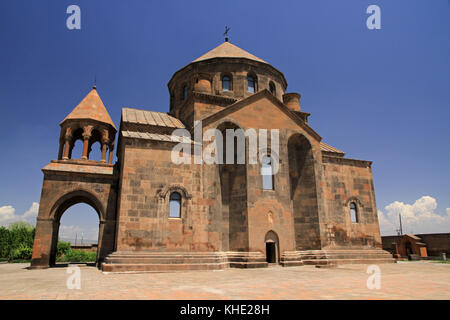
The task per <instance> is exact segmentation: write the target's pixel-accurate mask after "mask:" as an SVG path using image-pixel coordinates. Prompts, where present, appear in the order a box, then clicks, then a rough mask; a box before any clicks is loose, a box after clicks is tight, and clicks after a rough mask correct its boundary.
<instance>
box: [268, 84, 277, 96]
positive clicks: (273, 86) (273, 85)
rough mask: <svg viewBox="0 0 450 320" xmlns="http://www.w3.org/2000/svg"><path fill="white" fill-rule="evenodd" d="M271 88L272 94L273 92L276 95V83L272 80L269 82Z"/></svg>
mask: <svg viewBox="0 0 450 320" xmlns="http://www.w3.org/2000/svg"><path fill="white" fill-rule="evenodd" d="M269 90H270V93H271V94H273V95H274V96H275V95H276V93H277V91H276V89H275V84H274V83H273V82H272V81H271V82H270V83H269Z"/></svg>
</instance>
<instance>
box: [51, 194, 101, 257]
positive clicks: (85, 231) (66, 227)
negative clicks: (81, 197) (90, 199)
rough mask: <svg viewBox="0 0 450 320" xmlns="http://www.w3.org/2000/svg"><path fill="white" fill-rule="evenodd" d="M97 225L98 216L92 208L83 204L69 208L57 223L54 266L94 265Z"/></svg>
mask: <svg viewBox="0 0 450 320" xmlns="http://www.w3.org/2000/svg"><path fill="white" fill-rule="evenodd" d="M99 223H100V221H99V217H98V214H97V212H96V211H95V209H94V208H93V207H92V206H90V205H88V204H85V203H77V204H74V205H72V206H70V207H69V208H68V209H67V210H66V211H65V212H64V213H63V214H62V216H61V218H60V221H59V231H58V244H57V246H56V250H57V252H56V261H55V262H56V264H60V263H62V264H64V263H74V262H87V263H88V264H95V263H96V261H97V256H98V250H97V249H98V234H99ZM77 260H80V261H77Z"/></svg>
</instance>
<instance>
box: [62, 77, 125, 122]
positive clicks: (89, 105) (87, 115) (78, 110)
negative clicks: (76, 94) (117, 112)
mask: <svg viewBox="0 0 450 320" xmlns="http://www.w3.org/2000/svg"><path fill="white" fill-rule="evenodd" d="M85 119H91V120H96V121H99V122H103V123H105V124H109V125H111V126H112V127H113V128H114V129H116V127H115V125H114V122H113V121H112V120H111V117H110V116H109V113H108V111H107V110H106V108H105V105H104V104H103V102H102V99H100V96H99V95H98V92H97V88H96V86H94V87H93V88H92V90H91V92H89V93H88V95H87V96H86V97H84V99H83V100H82V101H81V102H80V103H79V104H78V105H77V106H76V107H75V109H73V110H72V112H71V113H69V115H68V116H67V117H66V118H65V119H64V120H63V121H62V122H61V124H63V123H64V122H66V121H67V120H85ZM116 130H117V129H116Z"/></svg>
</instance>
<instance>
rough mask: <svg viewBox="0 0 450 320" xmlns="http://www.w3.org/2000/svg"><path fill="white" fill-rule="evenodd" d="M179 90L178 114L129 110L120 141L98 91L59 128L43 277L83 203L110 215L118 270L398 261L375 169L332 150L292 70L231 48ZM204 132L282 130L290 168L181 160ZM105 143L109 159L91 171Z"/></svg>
mask: <svg viewBox="0 0 450 320" xmlns="http://www.w3.org/2000/svg"><path fill="white" fill-rule="evenodd" d="M168 89H169V94H170V107H169V112H167V113H161V112H155V111H150V110H142V109H134V108H123V109H122V117H121V120H120V127H119V131H118V132H117V129H116V126H115V124H114V122H113V121H112V120H111V118H110V116H109V114H108V112H107V110H106V107H105V106H104V104H103V102H102V100H101V99H100V96H99V94H98V92H97V89H96V87H94V88H93V89H92V91H91V92H89V93H88V95H87V96H86V97H85V98H84V99H83V100H82V101H81V102H80V104H79V105H78V106H76V107H75V109H73V111H72V112H71V113H70V114H69V115H68V116H67V117H66V118H65V119H64V120H63V121H62V122H61V123H60V127H61V133H60V137H59V152H58V158H57V159H56V160H52V161H51V162H50V163H49V164H48V165H46V166H45V167H44V168H43V169H42V171H43V173H44V181H43V186H42V194H41V200H40V207H39V214H38V218H37V225H36V235H35V240H34V248H33V257H32V262H31V267H32V268H46V267H49V266H52V265H54V264H55V259H56V247H57V242H58V231H59V224H60V219H61V216H62V215H63V214H64V212H65V211H66V209H68V208H69V207H70V206H72V205H74V204H77V203H80V202H82V203H86V204H88V205H90V206H92V207H93V208H94V209H95V211H96V212H97V213H98V217H99V221H100V224H99V238H98V255H97V264H98V267H99V268H101V269H102V270H103V271H105V272H126V271H134V272H151V271H177V270H214V269H223V268H229V267H238V268H257V267H267V266H270V265H273V264H280V265H282V266H300V265H304V264H305V265H306V264H315V265H330V264H338V263H382V262H393V261H394V260H393V259H392V256H391V255H390V254H389V253H387V252H386V251H383V250H382V249H381V238H380V230H379V225H378V218H377V209H376V204H375V194H374V187H373V179H372V170H371V162H370V161H365V160H356V159H349V158H345V157H344V152H342V151H340V150H338V149H336V148H334V147H332V146H330V145H328V144H326V143H325V142H323V141H322V137H321V136H320V135H319V133H317V132H316V131H315V130H314V129H313V128H312V127H310V126H309V124H308V118H309V116H310V113H308V112H305V111H304V110H302V109H301V106H300V94H298V93H293V92H290V93H287V92H286V89H287V81H286V79H285V77H284V75H283V73H282V72H281V71H279V70H278V69H276V68H275V67H274V66H272V65H271V64H269V63H267V62H266V61H264V60H262V59H260V58H258V57H256V56H254V55H252V54H250V53H248V52H246V51H244V50H242V49H241V48H239V47H237V46H235V45H233V44H232V43H230V42H229V41H228V39H226V41H225V42H224V43H222V44H221V45H219V46H218V47H216V48H214V49H213V50H211V51H209V52H207V53H206V54H204V55H202V56H201V57H199V58H197V59H196V60H194V61H192V62H191V63H189V64H188V65H186V66H185V67H183V68H181V69H180V70H178V71H177V72H175V73H174V75H173V76H172V78H171V79H170V81H169V83H168ZM331 120H332V119H330V121H331ZM197 121H201V124H202V130H203V131H205V130H208V129H218V130H220V131H221V132H223V131H224V130H226V129H243V130H246V129H249V128H252V129H255V130H260V129H267V130H273V129H277V130H278V132H279V148H278V151H277V152H278V154H276V155H273V156H276V157H277V159H278V163H279V169H278V170H277V172H276V173H275V174H273V175H268V174H267V173H265V174H262V166H264V164H261V163H259V162H258V163H257V164H251V163H249V162H248V161H246V162H245V163H235V164H228V163H226V164H205V163H203V164H198V163H194V162H192V163H187V164H186V163H183V164H176V163H174V162H173V161H172V158H171V154H172V150H173V148H174V146H175V145H177V144H179V143H180V139H178V138H179V137H177V136H176V135H173V134H172V133H173V131H174V130H176V129H186V130H188V131H189V132H193V131H194V130H195V124H196V123H198V122H197ZM116 133H118V140H117V151H116V155H117V159H118V160H117V162H116V163H113V152H114V149H115V136H116ZM77 140H81V141H82V144H83V151H82V155H81V158H80V157H77V156H76V155H72V149H73V147H74V144H75V142H76V141H77ZM97 142H98V143H99V144H100V146H101V160H98V161H96V160H90V159H89V156H90V153H91V149H92V147H93V145H94V143H97ZM183 143H184V144H187V145H188V146H189V147H192V148H194V147H195V144H196V143H197V144H199V146H200V148H205V147H206V143H205V142H203V141H202V140H201V141H200V142H198V141H195V140H192V139H191V140H189V138H186V139H184V140H183ZM97 145H98V144H97ZM245 148H246V150H245V152H244V154H245V155H244V157H248V148H249V141H248V140H246V141H245ZM271 156H272V155H271ZM266 166H267V164H266ZM269 166H270V161H269ZM266 172H267V171H266Z"/></svg>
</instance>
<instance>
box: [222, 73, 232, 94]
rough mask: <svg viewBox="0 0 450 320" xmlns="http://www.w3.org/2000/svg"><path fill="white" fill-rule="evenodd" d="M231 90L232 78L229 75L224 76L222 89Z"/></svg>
mask: <svg viewBox="0 0 450 320" xmlns="http://www.w3.org/2000/svg"><path fill="white" fill-rule="evenodd" d="M230 90H231V78H230V77H229V76H223V77H222V91H224V92H225V91H230Z"/></svg>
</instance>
